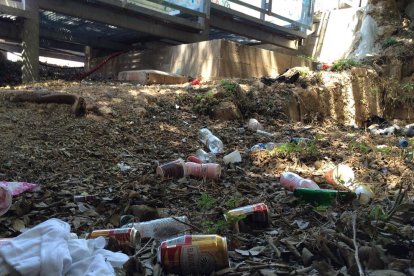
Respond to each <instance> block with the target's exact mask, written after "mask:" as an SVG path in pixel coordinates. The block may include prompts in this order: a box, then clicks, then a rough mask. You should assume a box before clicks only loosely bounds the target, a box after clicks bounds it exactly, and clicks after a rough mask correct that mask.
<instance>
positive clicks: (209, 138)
mask: <svg viewBox="0 0 414 276" xmlns="http://www.w3.org/2000/svg"><path fill="white" fill-rule="evenodd" d="M199 136H200V141H201V142H202V143H203V144H205V145H206V146H207V147H208V148H209V150H210V151H211V152H212V153H214V154H218V153H223V142H222V141H221V140H220V139H219V138H218V137H217V136H215V135H213V133H211V131H210V130H209V129H207V128H202V129H200V131H199Z"/></svg>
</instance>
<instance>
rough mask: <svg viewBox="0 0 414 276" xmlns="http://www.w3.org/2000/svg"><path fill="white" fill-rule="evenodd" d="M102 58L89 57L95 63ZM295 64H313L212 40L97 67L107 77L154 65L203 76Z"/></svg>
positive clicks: (248, 73) (241, 74) (276, 70)
mask: <svg viewBox="0 0 414 276" xmlns="http://www.w3.org/2000/svg"><path fill="white" fill-rule="evenodd" d="M102 59H103V58H92V59H90V65H91V66H92V67H93V66H94V65H96V64H98V63H99V62H100V61H101V60H102ZM295 66H308V67H310V66H311V63H310V62H309V61H307V60H305V59H300V58H297V57H293V56H290V55H286V54H281V53H276V52H273V51H269V50H264V49H258V48H255V47H250V46H246V45H241V44H237V43H234V42H230V41H226V40H211V41H203V42H198V43H192V44H183V45H178V46H172V47H164V48H160V49H156V50H145V51H132V52H129V53H127V54H124V55H121V56H119V57H117V58H115V59H112V60H111V61H110V62H109V63H108V64H106V65H105V66H104V67H103V68H101V69H100V70H98V71H97V72H98V73H101V74H103V75H105V76H108V77H114V78H115V77H116V76H117V74H118V73H119V72H121V71H127V70H144V69H154V70H161V71H165V72H170V73H176V74H181V75H185V76H191V77H199V78H201V79H203V80H215V79H221V78H250V77H262V76H276V75H278V74H280V73H283V72H284V71H285V70H286V69H289V68H291V67H295Z"/></svg>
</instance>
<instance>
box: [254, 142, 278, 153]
mask: <svg viewBox="0 0 414 276" xmlns="http://www.w3.org/2000/svg"><path fill="white" fill-rule="evenodd" d="M278 145H280V144H277V143H273V142H268V143H266V144H264V143H259V144H256V145H254V146H253V147H251V148H250V151H259V150H272V149H274V148H275V147H277V146H278Z"/></svg>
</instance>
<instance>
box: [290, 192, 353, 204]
mask: <svg viewBox="0 0 414 276" xmlns="http://www.w3.org/2000/svg"><path fill="white" fill-rule="evenodd" d="M293 195H294V196H296V197H297V198H299V199H300V200H301V201H303V202H306V203H310V204H313V205H318V206H328V205H331V204H332V203H334V202H335V201H339V202H350V201H352V200H353V199H355V198H356V194H355V193H353V192H343V191H336V190H329V189H319V190H315V189H309V188H298V189H295V191H294V192H293Z"/></svg>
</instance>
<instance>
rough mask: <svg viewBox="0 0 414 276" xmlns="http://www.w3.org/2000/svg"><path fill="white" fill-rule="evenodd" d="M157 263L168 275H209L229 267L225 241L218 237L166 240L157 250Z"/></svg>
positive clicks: (203, 236)
mask: <svg viewBox="0 0 414 276" xmlns="http://www.w3.org/2000/svg"><path fill="white" fill-rule="evenodd" d="M158 262H159V263H161V264H162V266H163V268H164V269H165V271H167V272H168V273H174V274H181V275H210V274H211V273H212V272H214V271H217V270H220V269H223V268H227V267H229V255H228V251H227V240H226V238H224V237H221V236H218V235H184V236H181V237H178V238H174V239H170V240H166V241H164V242H162V243H161V245H160V247H159V249H158Z"/></svg>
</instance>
